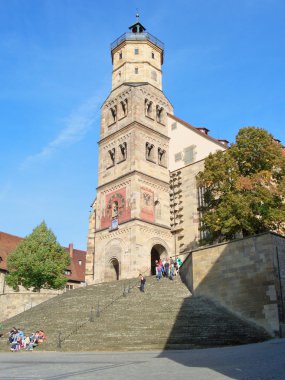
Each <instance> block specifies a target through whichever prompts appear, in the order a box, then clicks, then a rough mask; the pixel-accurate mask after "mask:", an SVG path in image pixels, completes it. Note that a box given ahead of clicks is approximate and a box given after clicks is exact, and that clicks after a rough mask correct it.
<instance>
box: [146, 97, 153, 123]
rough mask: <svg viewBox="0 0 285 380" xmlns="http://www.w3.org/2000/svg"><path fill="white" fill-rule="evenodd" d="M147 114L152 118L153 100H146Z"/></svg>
mask: <svg viewBox="0 0 285 380" xmlns="http://www.w3.org/2000/svg"><path fill="white" fill-rule="evenodd" d="M145 115H146V116H148V117H151V118H152V101H151V100H148V99H146V100H145Z"/></svg>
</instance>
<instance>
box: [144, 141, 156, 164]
mask: <svg viewBox="0 0 285 380" xmlns="http://www.w3.org/2000/svg"><path fill="white" fill-rule="evenodd" d="M145 148H146V155H145V157H146V159H147V160H148V161H152V162H155V157H154V145H153V144H151V143H149V142H147V143H146V144H145Z"/></svg>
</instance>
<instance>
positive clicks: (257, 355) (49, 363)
mask: <svg viewBox="0 0 285 380" xmlns="http://www.w3.org/2000/svg"><path fill="white" fill-rule="evenodd" d="M0 379H1V380H5V379H7V380H8V379H19V380H20V379H21V380H33V379H44V380H57V379H71V380H76V379H81V380H82V379H100V380H101V379H102V380H105V379H108V380H109V379H115V380H121V379H122V380H126V379H134V380H146V379H156V380H162V379H164V380H165V379H177V380H180V379H183V380H189V379H190V380H191V379H195V380H224V379H237V380H269V379H272V380H273V379H274V380H284V379H285V339H278V340H271V341H268V342H264V343H259V344H250V345H245V346H235V347H224V348H211V349H201V350H188V351H186V350H183V351H164V352H109V353H108V352H104V353H103V352H100V353H99V352H80V353H75V352H69V353H67V352H36V351H34V352H7V353H1V354H0Z"/></svg>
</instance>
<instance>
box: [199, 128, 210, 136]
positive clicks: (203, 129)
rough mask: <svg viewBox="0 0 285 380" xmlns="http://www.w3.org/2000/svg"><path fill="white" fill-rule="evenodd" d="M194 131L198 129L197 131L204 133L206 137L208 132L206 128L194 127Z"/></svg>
mask: <svg viewBox="0 0 285 380" xmlns="http://www.w3.org/2000/svg"><path fill="white" fill-rule="evenodd" d="M196 129H198V131H200V132H202V133H204V134H205V135H207V134H208V133H209V132H210V129H208V128H206V127H196Z"/></svg>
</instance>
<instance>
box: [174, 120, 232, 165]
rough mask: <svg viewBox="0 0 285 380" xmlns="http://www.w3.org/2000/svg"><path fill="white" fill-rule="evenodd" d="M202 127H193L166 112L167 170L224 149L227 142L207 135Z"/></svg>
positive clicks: (205, 129) (206, 131)
mask: <svg viewBox="0 0 285 380" xmlns="http://www.w3.org/2000/svg"><path fill="white" fill-rule="evenodd" d="M208 132H209V130H208V129H207V128H204V127H200V128H197V127H193V126H192V125H190V124H188V123H186V122H185V121H183V120H181V119H179V118H178V117H176V116H174V115H171V114H168V133H169V137H170V143H169V170H170V171H173V170H177V169H180V168H182V167H184V166H186V165H189V164H192V163H195V162H197V161H200V160H203V159H205V158H206V157H207V156H208V155H209V154H210V153H214V152H216V151H218V150H225V149H226V148H227V144H228V142H227V141H226V140H217V139H215V138H213V137H211V136H209V135H208Z"/></svg>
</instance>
